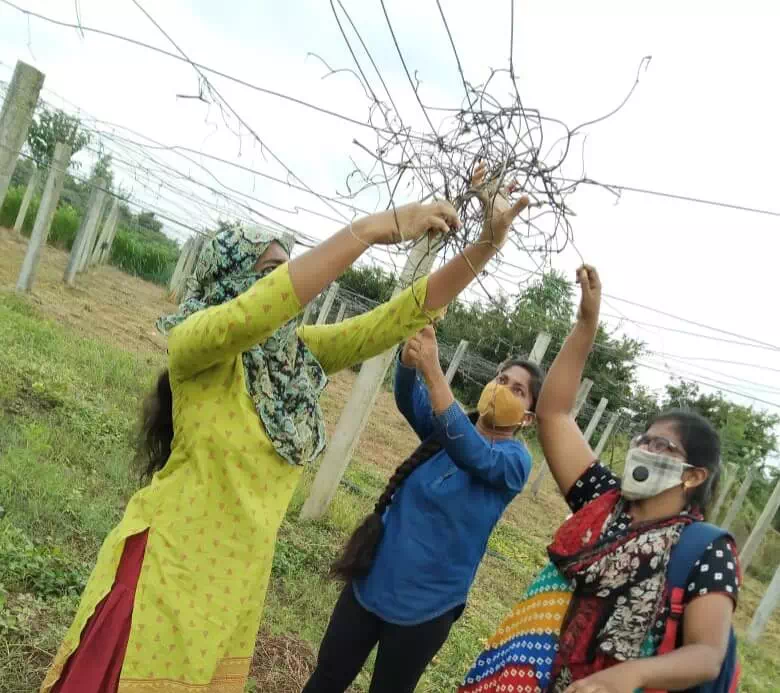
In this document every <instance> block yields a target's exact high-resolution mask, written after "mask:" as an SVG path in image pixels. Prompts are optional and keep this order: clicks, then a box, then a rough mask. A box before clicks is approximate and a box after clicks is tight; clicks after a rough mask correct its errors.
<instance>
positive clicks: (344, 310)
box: [336, 301, 347, 322]
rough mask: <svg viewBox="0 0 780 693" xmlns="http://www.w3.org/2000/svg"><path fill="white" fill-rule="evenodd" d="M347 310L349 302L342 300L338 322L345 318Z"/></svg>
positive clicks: (337, 317)
mask: <svg viewBox="0 0 780 693" xmlns="http://www.w3.org/2000/svg"><path fill="white" fill-rule="evenodd" d="M346 312H347V304H346V303H345V302H344V301H342V302H341V305H340V306H339V312H338V315H336V322H341V321H342V320H343V319H344V313H346Z"/></svg>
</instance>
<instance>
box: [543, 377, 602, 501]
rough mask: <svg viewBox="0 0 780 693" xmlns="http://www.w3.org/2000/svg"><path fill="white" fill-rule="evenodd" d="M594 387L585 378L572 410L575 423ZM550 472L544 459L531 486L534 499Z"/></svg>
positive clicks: (591, 382) (588, 379) (590, 381)
mask: <svg viewBox="0 0 780 693" xmlns="http://www.w3.org/2000/svg"><path fill="white" fill-rule="evenodd" d="M592 387H593V381H592V380H591V379H590V378H585V379H584V380H583V381H582V382H581V383H580V387H579V389H578V390H577V397H576V399H575V400H574V408H573V409H572V410H571V415H572V418H573V419H574V420H575V421H576V420H577V417H578V416H579V415H580V412H581V411H582V408H583V407H584V406H585V402H587V401H588V395H589V394H590V389H591V388H592ZM548 471H549V467H548V466H547V461H546V460H544V459H542V462H541V464H540V466H539V473H538V474H537V475H536V479H534V482H533V484H531V494H532V495H533V497H534V498H536V496H538V495H539V489H541V488H542V481H544V477H545V476H546V475H547V472H548Z"/></svg>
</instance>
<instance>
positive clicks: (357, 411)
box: [301, 238, 439, 519]
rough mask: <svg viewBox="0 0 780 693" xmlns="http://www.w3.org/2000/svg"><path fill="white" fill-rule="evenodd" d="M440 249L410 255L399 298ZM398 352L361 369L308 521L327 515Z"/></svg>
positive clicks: (424, 245)
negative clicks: (388, 370)
mask: <svg viewBox="0 0 780 693" xmlns="http://www.w3.org/2000/svg"><path fill="white" fill-rule="evenodd" d="M438 248H439V246H438V245H436V246H432V245H431V243H430V241H429V239H427V238H423V239H422V240H420V241H418V242H417V244H416V245H415V246H414V248H413V249H412V252H411V253H409V257H408V258H407V260H406V264H405V265H404V269H403V271H402V272H401V279H400V281H399V283H398V285H397V286H396V288H395V290H394V291H393V295H398V294H399V293H400V292H401V291H402V290H403V289H404V288H406V287H407V286H409V285H410V284H412V282H413V281H414V280H415V279H416V278H417V277H418V276H422V275H425V274H427V273H428V272H429V271H430V268H431V267H432V266H433V261H434V259H435V258H436V252H437V251H438ZM396 353H397V350H396V349H390V350H388V351H386V352H385V353H384V354H380V355H379V356H375V357H374V358H372V359H369V360H368V361H366V362H365V363H364V364H363V366H362V367H361V369H360V373H359V374H358V377H357V380H356V381H355V385H354V386H353V388H352V392H351V394H350V397H349V401H348V402H347V404H346V405H345V406H344V410H343V411H342V413H341V417H340V418H339V422H338V424H337V425H336V431H335V433H334V434H333V438H332V439H331V441H330V445H329V446H328V448H327V450H326V452H325V456H324V458H323V460H322V463H321V464H320V468H319V470H318V471H317V476H316V477H315V478H314V483H313V484H312V488H311V493H310V494H309V497H308V498H307V499H306V502H305V503H304V504H303V508H302V509H301V517H302V518H304V519H317V518H320V517H322V516H323V515H324V514H325V511H326V510H327V509H328V506H329V505H330V502H331V500H333V496H334V495H335V494H336V490H337V489H338V486H339V483H341V478H342V477H343V476H344V471H345V470H346V468H347V465H348V464H349V462H350V460H351V459H352V453H353V451H354V449H355V445H356V444H357V442H358V441H359V440H360V435H361V433H362V432H363V429H364V428H365V425H366V423H367V421H368V417H369V416H370V414H371V410H372V409H373V407H374V402H375V401H376V397H377V394H378V393H379V390H380V388H381V386H382V382H383V381H384V378H385V374H386V373H387V369H388V368H389V367H390V364H391V363H392V361H393V358H394V357H395V355H396Z"/></svg>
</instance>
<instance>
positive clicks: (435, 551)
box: [304, 327, 543, 693]
mask: <svg viewBox="0 0 780 693" xmlns="http://www.w3.org/2000/svg"><path fill="white" fill-rule="evenodd" d="M542 378H543V374H542V371H541V369H540V368H539V367H538V366H537V365H535V364H533V363H530V362H528V361H524V360H519V359H513V360H510V361H507V362H506V363H504V364H502V366H501V367H500V368H499V372H498V374H497V376H496V378H495V379H494V380H493V381H491V382H490V383H489V384H488V385H487V386H486V387H485V390H484V391H483V394H482V397H481V398H480V402H479V406H478V416H471V417H470V416H468V415H466V414H465V413H464V412H463V411H462V410H461V409H460V407H459V406H458V404H457V402H456V401H455V397H454V396H453V394H452V391H451V390H450V387H449V384H448V383H447V380H446V378H445V376H444V373H443V372H442V369H441V366H440V364H439V355H438V346H437V343H436V336H435V333H434V330H433V328H432V327H426V328H425V329H424V330H422V332H420V333H419V334H418V335H417V336H416V337H414V338H413V339H412V340H410V341H409V342H408V343H407V344H406V345H405V347H404V349H403V352H402V354H401V358H400V361H399V363H398V366H397V370H396V377H395V398H396V403H397V405H398V408H399V410H400V411H401V413H402V414H403V415H404V417H405V418H406V420H407V421H408V422H409V424H410V425H411V426H412V428H413V429H414V431H415V433H417V435H418V436H419V438H420V440H421V441H422V444H421V445H420V446H419V447H418V448H417V450H415V451H414V453H413V454H412V455H411V456H410V457H409V458H408V459H407V460H406V461H405V462H404V463H403V464H401V466H400V467H398V469H396V471H395V473H394V474H393V476H392V477H391V479H390V481H389V483H388V485H387V488H386V489H385V491H384V492H383V493H382V495H381V496H380V497H379V500H378V502H377V504H376V508H375V510H374V513H372V514H371V515H369V517H368V518H367V519H366V520H365V521H364V523H363V524H362V525H361V526H360V527H359V528H358V529H357V530H356V532H355V534H354V535H353V536H352V538H351V539H350V541H349V543H348V544H347V547H346V548H345V551H344V554H343V556H342V557H341V558H340V560H339V561H338V562H337V563H336V564H335V565H334V572H335V573H336V574H337V575H338V576H340V577H342V578H344V579H346V580H347V585H346V588H345V589H344V591H343V593H342V595H341V597H340V598H339V601H338V603H337V604H336V608H335V610H334V612H333V615H332V617H331V621H330V624H329V626H328V630H327V632H326V634H325V638H324V639H323V641H322V644H321V646H320V652H319V657H318V660H317V668H316V670H315V671H314V673H313V674H312V677H311V679H310V680H309V682H308V684H307V685H306V687H305V688H304V693H325V692H327V693H342V692H343V691H345V690H346V689H347V688H348V687H349V685H350V684H351V683H352V681H353V680H354V679H355V677H356V676H357V674H358V673H359V672H360V669H361V668H362V667H363V664H364V663H365V661H366V659H367V658H368V655H369V654H370V652H371V650H373V648H374V646H375V645H377V644H378V646H379V648H378V652H377V660H376V666H375V669H374V675H373V679H372V682H371V688H370V693H390V692H391V691H392V693H404V692H406V691H409V692H411V691H414V688H415V686H416V685H417V682H418V680H419V679H420V677H421V676H422V673H423V671H424V670H425V668H426V667H427V666H428V663H429V662H430V661H431V659H433V657H434V655H435V654H436V653H437V652H438V651H439V649H440V648H441V646H442V645H443V644H444V642H445V640H446V639H447V636H448V634H449V631H450V628H451V627H452V624H453V623H454V622H455V621H456V620H457V618H458V617H459V616H460V615H461V613H462V612H463V608H464V607H465V604H466V599H467V596H468V593H469V589H470V588H471V584H472V582H473V581H474V577H475V575H476V572H477V568H478V566H479V563H480V561H481V560H482V556H483V555H484V553H485V549H486V548H487V542H488V538H489V537H490V533H491V532H492V531H493V528H494V527H495V525H496V523H497V522H498V520H499V518H500V517H501V514H502V513H503V512H504V510H505V509H506V507H507V505H509V503H511V502H512V500H513V499H514V498H515V496H516V495H517V494H518V493H520V491H521V490H522V489H523V486H524V485H525V482H526V480H527V479H528V475H529V473H530V470H531V457H530V455H529V453H528V450H527V448H526V446H525V445H524V444H523V443H522V442H520V441H518V440H516V439H515V433H516V432H517V429H518V428H520V427H522V426H525V425H527V424H528V423H530V421H531V420H532V418H533V414H532V412H533V410H534V407H535V405H536V399H537V397H538V395H539V391H540V389H541V384H542Z"/></svg>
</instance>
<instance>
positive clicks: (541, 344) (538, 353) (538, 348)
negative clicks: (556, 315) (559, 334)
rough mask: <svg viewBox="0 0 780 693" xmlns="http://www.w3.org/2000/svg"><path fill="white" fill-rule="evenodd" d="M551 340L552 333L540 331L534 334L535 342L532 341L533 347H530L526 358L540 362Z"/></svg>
mask: <svg viewBox="0 0 780 693" xmlns="http://www.w3.org/2000/svg"><path fill="white" fill-rule="evenodd" d="M551 340H552V335H550V334H548V333H547V332H540V333H539V334H538V335H537V336H536V342H534V348H533V349H531V353H530V354H529V356H528V360H529V361H532V362H533V363H538V364H541V363H542V361H543V360H544V355H545V354H546V353H547V348H548V347H549V346H550V341H551Z"/></svg>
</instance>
